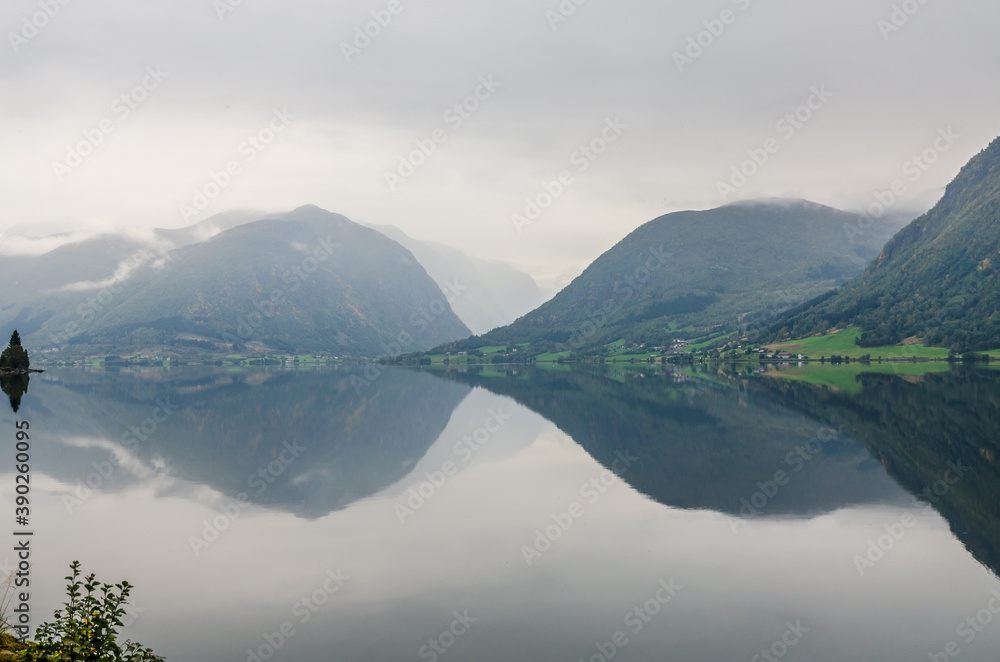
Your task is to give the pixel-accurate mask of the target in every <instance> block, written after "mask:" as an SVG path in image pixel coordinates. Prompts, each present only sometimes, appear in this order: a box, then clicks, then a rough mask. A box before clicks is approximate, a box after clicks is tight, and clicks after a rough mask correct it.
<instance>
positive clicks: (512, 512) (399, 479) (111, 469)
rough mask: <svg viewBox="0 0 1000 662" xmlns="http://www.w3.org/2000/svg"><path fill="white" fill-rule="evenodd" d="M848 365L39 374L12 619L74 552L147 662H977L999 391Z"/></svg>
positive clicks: (8, 490)
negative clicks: (127, 592)
mask: <svg viewBox="0 0 1000 662" xmlns="http://www.w3.org/2000/svg"><path fill="white" fill-rule="evenodd" d="M828 370H833V369H828ZM840 370H841V372H839V373H833V372H830V373H826V374H827V378H826V379H827V381H830V382H831V383H836V384H837V385H838V386H839V388H836V389H832V388H827V387H820V386H812V385H809V384H807V383H804V382H802V381H797V380H792V379H778V378H775V377H773V376H762V375H744V374H736V373H725V372H719V371H717V370H712V371H695V370H686V371H684V370H680V371H677V372H670V371H664V370H661V369H622V368H616V369H612V368H609V369H602V370H584V369H573V370H570V369H568V368H565V369H564V368H555V367H553V368H550V369H534V370H525V369H523V368H520V369H516V370H515V369H490V370H487V371H483V372H458V371H452V372H444V371H440V372H437V373H429V372H418V371H407V370H389V371H386V372H384V373H382V374H380V375H378V376H377V378H375V379H374V380H367V379H365V378H364V375H363V373H358V372H352V371H350V370H346V369H323V370H316V371H299V372H291V371H263V370H261V371H253V370H247V371H239V370H226V369H222V368H218V369H180V370H178V369H174V370H169V371H168V370H160V369H156V370H143V371H138V372H103V371H102V372H91V371H82V370H51V371H49V372H46V373H45V374H44V375H41V376H36V377H33V378H32V380H31V383H30V388H29V390H28V393H27V394H26V395H25V396H24V398H23V401H22V403H21V409H20V412H19V416H20V418H22V419H26V420H28V421H30V422H31V425H32V429H33V431H34V437H33V456H34V457H33V464H32V470H33V477H32V488H33V495H34V496H33V498H34V503H33V508H34V510H33V521H32V528H33V529H34V530H35V531H36V536H35V540H34V545H35V546H36V549H35V550H34V556H33V562H34V565H33V569H32V573H33V578H34V579H33V582H34V593H33V605H32V606H33V611H34V624H35V625H38V624H39V623H40V622H41V621H42V620H43V619H48V618H50V617H51V613H52V610H53V609H54V608H55V607H56V606H57V604H58V603H59V602H61V600H62V595H63V584H64V582H63V581H62V579H61V578H62V577H63V576H64V575H65V574H66V570H67V567H68V564H69V563H70V561H72V560H73V559H79V560H81V561H82V562H83V565H84V570H85V571H94V572H97V573H98V576H99V577H100V578H103V579H105V580H113V581H117V580H120V579H123V578H125V579H128V580H130V581H131V582H133V583H134V584H136V586H137V589H136V591H135V593H134V597H135V610H134V622H132V623H131V625H130V626H129V628H128V629H127V634H128V635H129V636H131V637H133V638H135V639H137V640H139V641H141V642H143V643H144V644H147V645H150V646H152V647H153V648H154V649H155V650H157V652H159V653H160V654H163V655H165V656H166V657H167V659H168V660H192V661H200V660H220V661H221V660H233V661H236V662H244V661H246V660H253V659H258V658H259V659H261V660H266V659H274V660H306V661H312V660H358V661H367V660H372V661H375V660H378V661H386V660H408V659H413V660H421V659H425V660H445V661H450V660H470V661H476V662H488V661H490V660H505V661H507V660H524V661H535V660H537V661H552V660H566V662H576V661H577V660H581V659H583V660H588V661H589V660H598V661H599V660H606V659H612V658H613V659H616V660H625V661H627V660H636V661H645V660H658V661H660V660H679V661H687V662H696V661H702V660H704V661H706V662H718V661H720V660H747V661H748V662H752V661H753V660H760V659H768V656H769V657H770V658H772V659H788V660H807V661H810V662H821V661H827V660H829V661H833V660H838V661H839V660H859V661H864V660H871V661H888V660H913V661H914V662H916V661H918V660H928V659H938V660H949V659H954V658H955V657H959V658H960V659H961V660H964V661H968V662H976V661H984V662H986V661H989V662H995V661H996V660H997V659H998V657H1000V581H998V579H997V571H998V569H1000V475H998V468H997V464H996V461H997V450H998V448H997V446H998V443H1000V442H998V439H1000V437H998V431H1000V372H994V371H989V370H971V369H970V370H965V369H954V370H945V371H943V372H937V373H932V374H927V375H924V376H922V377H916V376H913V375H902V374H891V373H890V374H866V375H862V376H861V377H859V378H858V379H856V380H855V379H853V378H850V377H848V378H845V376H844V375H845V374H846V373H845V372H843V369H840ZM371 376H372V375H371V373H369V375H368V377H371ZM3 409H4V413H3V415H2V421H0V425H2V426H3V429H5V430H7V431H8V432H9V433H10V434H8V437H12V434H13V429H14V418H13V416H12V415H11V413H10V408H9V407H7V406H6V404H4V407H3ZM157 419H159V420H157ZM132 428H134V429H135V431H130V429H132ZM13 465H14V458H13V450H12V449H11V447H10V446H8V452H7V453H5V454H4V456H3V458H2V463H0V468H2V471H3V473H4V475H3V476H2V478H0V480H2V481H3V482H2V486H3V489H2V494H3V505H2V508H3V509H2V511H0V512H4V513H9V514H10V517H11V518H13V513H14V503H13V502H14V478H13ZM88 482H89V483H90V485H91V488H86V487H82V486H83V485H86V483H88ZM11 521H12V520H11ZM10 528H11V530H13V527H10ZM8 549H9V548H8ZM12 557H13V553H12V552H8V556H7V561H8V563H10V561H11V560H12ZM0 560H3V555H2V554H0ZM991 606H992V607H993V608H995V609H996V610H997V612H998V613H997V614H994V613H993V612H992V611H991V609H990V608H991ZM967 619H971V620H967ZM130 620H131V619H130ZM946 647H947V648H946ZM946 649H947V650H948V651H950V652H951V653H955V655H951V656H949V655H948V654H947V653H945V651H946ZM763 650H766V651H768V652H767V655H766V656H762V657H755V656H761V655H762V653H761V651H763Z"/></svg>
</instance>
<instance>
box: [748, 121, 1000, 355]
mask: <svg viewBox="0 0 1000 662" xmlns="http://www.w3.org/2000/svg"><path fill="white" fill-rule="evenodd" d="M852 325H857V326H859V327H860V329H861V333H860V335H859V337H858V343H859V344H860V345H861V346H868V347H871V346H879V345H894V344H897V343H901V342H903V341H905V340H907V339H909V338H917V339H921V340H923V342H924V343H925V344H927V345H934V346H943V347H951V348H953V349H955V350H957V351H975V350H985V349H994V348H997V347H1000V138H998V139H996V140H994V141H993V142H992V143H991V144H990V145H989V147H987V148H986V149H984V150H983V151H982V152H980V153H979V154H978V155H976V156H975V157H973V158H972V160H970V161H969V163H968V164H967V165H966V166H965V167H963V168H962V170H961V171H960V172H959V173H958V175H957V176H956V177H955V179H954V180H953V181H952V182H951V183H950V184H949V185H948V187H947V188H946V189H945V194H944V197H942V198H941V200H940V202H938V204H937V205H936V206H935V207H934V208H933V209H931V210H930V211H929V212H927V213H926V214H924V215H923V216H921V217H920V218H918V219H916V220H915V221H913V222H912V223H910V224H909V225H908V226H906V227H905V228H904V229H903V230H901V231H900V232H899V233H898V234H897V235H896V236H895V237H893V239H892V240H891V241H889V243H887V244H886V245H885V248H884V249H883V250H882V252H881V254H880V255H879V257H878V259H877V260H875V261H874V262H873V263H872V264H871V265H870V266H869V267H868V269H867V270H866V271H865V272H864V274H862V275H860V276H858V277H857V278H856V279H854V280H852V281H851V282H850V283H848V284H846V285H844V286H843V287H842V288H840V290H838V291H837V292H835V293H832V294H830V295H828V296H825V297H822V298H821V299H818V300H816V301H812V302H809V303H807V304H806V305H803V306H801V307H799V308H797V309H794V310H791V311H789V312H788V313H787V314H785V315H783V316H782V317H781V318H780V319H779V320H778V321H777V322H776V323H775V324H774V325H773V326H772V327H771V328H770V329H769V330H768V332H767V333H765V334H764V337H765V338H767V339H781V340H784V339H789V338H802V337H806V336H811V335H815V334H819V333H825V332H827V331H829V330H830V329H833V328H843V327H846V326H852Z"/></svg>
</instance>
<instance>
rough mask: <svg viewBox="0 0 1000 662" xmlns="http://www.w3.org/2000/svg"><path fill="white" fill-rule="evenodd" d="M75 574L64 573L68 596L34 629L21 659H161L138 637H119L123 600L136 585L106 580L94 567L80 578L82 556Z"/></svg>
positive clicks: (74, 661)
mask: <svg viewBox="0 0 1000 662" xmlns="http://www.w3.org/2000/svg"><path fill="white" fill-rule="evenodd" d="M70 569H71V571H72V573H73V574H72V575H70V576H69V577H66V581H68V582H69V584H68V585H67V587H66V592H67V594H68V595H69V601H68V602H66V603H64V605H63V606H64V608H63V609H58V610H56V612H55V621H53V622H51V623H44V624H42V625H41V627H39V628H38V630H37V631H36V632H35V639H36V640H35V641H32V642H28V644H27V646H26V647H25V648H24V650H22V651H20V653H19V654H18V657H17V659H19V660H25V661H27V660H37V661H42V662H157V661H159V662H161V661H162V660H163V658H161V657H158V656H157V655H154V654H153V651H152V650H151V649H149V648H145V647H143V646H141V645H139V644H137V643H135V642H131V641H125V642H123V643H122V644H121V645H119V643H118V628H120V627H122V626H123V623H122V620H121V619H122V616H124V615H125V609H124V605H125V604H127V603H128V596H129V593H130V592H131V591H132V585H131V584H129V583H128V582H125V581H123V582H122V583H120V584H114V585H113V586H112V585H110V584H104V583H102V582H100V581H98V580H97V579H95V576H94V574H93V573H91V574H89V575H87V576H86V577H84V578H83V580H82V581H81V579H80V562H79V561H74V562H73V563H71V564H70Z"/></svg>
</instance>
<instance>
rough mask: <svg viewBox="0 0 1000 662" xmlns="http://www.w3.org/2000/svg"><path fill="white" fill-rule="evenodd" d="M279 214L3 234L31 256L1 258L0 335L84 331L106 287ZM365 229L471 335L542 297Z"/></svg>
mask: <svg viewBox="0 0 1000 662" xmlns="http://www.w3.org/2000/svg"><path fill="white" fill-rule="evenodd" d="M281 216H282V214H280V213H279V214H267V213H264V212H259V211H253V210H233V211H228V212H223V213H220V214H216V215H214V216H212V217H210V218H208V219H206V220H204V221H201V222H200V223H196V224H194V225H191V226H188V227H183V228H177V229H162V228H158V229H152V230H127V231H123V232H121V233H103V234H84V233H74V234H63V235H53V236H48V237H27V236H14V235H10V233H8V234H5V235H4V243H5V244H6V246H5V247H6V248H7V249H8V250H7V252H10V250H11V246H10V244H11V243H12V239H13V240H14V241H13V243H16V244H17V246H16V247H15V248H16V249H19V250H22V251H23V250H27V251H28V253H29V254H21V255H7V256H5V257H4V259H3V260H0V279H2V281H3V282H5V283H13V284H14V285H15V286H16V287H14V288H11V289H10V291H8V292H5V293H4V296H3V299H2V301H0V335H3V336H4V337H6V336H7V335H10V332H11V331H12V330H13V329H15V328H17V329H20V330H21V331H22V332H23V333H25V334H30V333H34V332H36V331H38V330H39V329H40V328H41V327H42V325H43V324H45V323H46V322H47V321H49V320H50V319H51V318H52V317H53V316H55V315H57V313H59V312H64V313H65V312H66V311H76V312H75V318H76V320H75V322H76V323H77V326H81V327H83V326H87V325H89V322H90V321H92V320H93V317H94V315H95V311H94V310H93V309H94V308H95V307H97V306H95V305H93V304H91V303H88V302H91V301H92V300H93V299H95V298H98V297H99V298H101V299H102V300H103V304H102V306H101V307H103V306H110V305H115V303H114V302H111V301H108V293H107V292H105V291H104V290H106V289H108V288H109V287H110V288H111V289H114V290H119V289H121V287H122V284H123V283H124V282H125V281H127V280H129V279H131V278H132V277H134V276H136V275H137V273H139V272H140V271H141V270H140V269H139V267H151V266H154V265H156V264H157V263H158V262H159V261H162V260H164V259H165V257H166V255H167V253H168V252H169V251H171V250H175V249H179V248H185V247H188V246H192V245H195V244H199V243H202V242H205V241H208V240H210V239H212V238H213V237H215V236H216V235H218V234H220V233H222V232H225V231H227V230H231V229H234V228H237V227H239V226H242V225H246V224H248V223H252V222H254V221H258V220H275V219H280V218H281ZM370 227H372V228H373V229H375V230H377V231H379V232H380V233H381V234H383V235H385V236H387V237H389V238H390V239H392V240H394V241H396V242H397V243H399V244H400V245H402V246H403V247H404V248H406V249H408V250H409V251H410V252H411V253H412V254H413V257H414V258H416V260H417V262H419V263H420V265H421V266H422V267H423V268H424V269H425V270H426V271H427V272H428V275H430V277H431V278H432V279H433V280H434V282H435V283H436V284H437V285H438V287H439V288H440V289H441V290H442V292H443V293H444V294H445V297H446V298H447V299H448V300H449V301H450V303H451V306H452V309H453V311H454V312H455V314H456V315H457V316H458V317H459V319H461V320H462V322H464V323H465V324H466V325H468V326H469V327H470V328H471V329H472V330H473V332H475V333H485V332H486V331H489V330H490V329H493V328H496V327H499V326H502V325H504V324H508V323H510V322H511V321H513V320H515V319H517V318H518V317H520V316H521V315H523V314H524V313H525V312H527V311H529V310H531V309H533V308H535V307H536V306H538V305H539V304H541V303H542V302H543V301H544V300H545V296H544V295H543V294H542V292H541V291H540V290H539V288H538V285H537V284H536V283H535V281H534V280H533V279H532V278H531V276H529V275H527V274H526V273H524V272H522V271H519V270H517V269H515V268H514V267H512V266H511V265H509V264H507V263H505V262H501V261H495V260H483V259H478V258H475V257H472V256H469V255H467V254H465V253H463V252H462V251H459V250H456V249H454V248H451V247H449V246H446V245H444V244H439V243H434V242H424V241H418V240H416V239H413V238H412V237H409V236H408V235H407V234H406V233H405V232H403V231H402V230H400V229H399V228H396V227H394V226H370ZM15 235H16V233H15ZM67 317H69V318H72V317H74V315H68V316H67V315H63V319H64V320H65V319H67ZM425 321H426V320H425ZM70 324H74V320H72V319H70V320H69V321H64V322H63V326H62V327H61V328H59V329H58V330H56V331H55V332H53V326H52V325H51V324H50V325H48V326H47V330H48V331H49V333H50V337H49V338H48V339H46V342H50V343H52V344H55V345H62V344H64V342H65V341H64V340H63V339H62V338H65V336H66V335H67V333H66V329H65V327H66V325H70ZM71 330H72V328H71ZM68 335H76V333H75V332H74V333H70V334H68ZM53 337H54V338H55V340H53V339H52V338H53Z"/></svg>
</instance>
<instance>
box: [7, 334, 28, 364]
mask: <svg viewBox="0 0 1000 662" xmlns="http://www.w3.org/2000/svg"><path fill="white" fill-rule="evenodd" d="M29 367H30V361H29V360H28V352H27V351H26V350H25V349H24V348H23V347H21V336H20V335H18V333H17V330H15V331H14V333H12V334H11V336H10V344H9V345H7V349H5V350H4V351H3V353H0V368H7V369H11V370H27V369H28V368H29Z"/></svg>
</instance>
